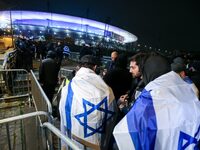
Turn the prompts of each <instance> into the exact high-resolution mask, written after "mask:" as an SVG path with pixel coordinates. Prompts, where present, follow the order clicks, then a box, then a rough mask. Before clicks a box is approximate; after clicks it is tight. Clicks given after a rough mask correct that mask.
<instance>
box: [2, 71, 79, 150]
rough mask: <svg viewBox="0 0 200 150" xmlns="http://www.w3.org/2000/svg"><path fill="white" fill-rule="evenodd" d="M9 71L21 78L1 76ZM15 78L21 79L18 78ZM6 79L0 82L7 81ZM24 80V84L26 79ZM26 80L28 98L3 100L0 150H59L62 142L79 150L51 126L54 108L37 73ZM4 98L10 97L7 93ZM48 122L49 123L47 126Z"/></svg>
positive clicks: (14, 97) (24, 96) (15, 97)
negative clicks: (36, 75) (7, 75)
mask: <svg viewBox="0 0 200 150" xmlns="http://www.w3.org/2000/svg"><path fill="white" fill-rule="evenodd" d="M6 71H7V72H9V73H11V74H18V73H14V72H16V71H19V70H18V69H14V70H5V71H0V72H1V74H4V73H5V72H6ZM23 75H25V73H24V74H23ZM26 75H28V73H27V74H26ZM16 77H17V78H18V79H19V77H18V75H16ZM16 77H15V78H14V79H16ZM3 79H4V78H3ZM3 79H2V80H1V81H4V80H3ZM21 79H22V80H24V78H21ZM26 79H27V80H28V81H27V82H28V83H27V84H28V85H27V86H28V87H29V86H30V88H28V90H27V95H25V94H22V95H13V96H8V97H3V99H1V101H0V131H1V132H0V150H1V149H2V150H4V149H6V150H7V149H8V150H26V149H27V150H47V149H49V150H55V149H56V150H57V149H58V150H60V147H59V146H57V147H55V141H54V140H56V141H57V145H60V139H62V140H63V141H64V142H66V144H67V145H69V147H71V148H72V149H75V150H76V149H77V150H78V147H77V146H76V145H75V144H74V143H73V142H72V141H71V140H70V139H69V138H67V137H66V136H65V135H63V134H62V133H61V132H60V131H59V130H58V129H57V128H56V127H55V126H53V124H50V123H52V116H51V114H52V106H51V104H50V102H49V100H48V98H47V96H46V95H45V93H44V91H43V90H42V88H41V86H40V84H39V83H38V81H37V79H36V77H35V75H34V73H33V72H32V71H31V72H30V74H29V77H27V78H26ZM19 80H20V79H19ZM29 82H30V84H29ZM11 88H12V87H11ZM30 89H31V90H30ZM4 94H7V95H8V93H4ZM19 94H20V93H19ZM5 118H6V119H5ZM46 121H49V122H48V123H44V122H46ZM43 123H44V124H43Z"/></svg>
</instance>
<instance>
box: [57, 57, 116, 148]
mask: <svg viewBox="0 0 200 150" xmlns="http://www.w3.org/2000/svg"><path fill="white" fill-rule="evenodd" d="M96 64H97V63H96V59H95V57H93V56H91V55H85V56H83V57H82V58H81V64H80V69H79V70H78V71H77V72H76V75H75V77H74V78H73V79H72V80H71V81H70V83H69V84H68V85H66V86H65V87H64V88H63V89H62V94H61V100H60V105H59V111H60V118H61V124H60V128H61V132H62V133H63V134H65V135H67V136H68V137H70V138H71V139H72V140H73V141H74V142H75V143H76V144H77V146H79V147H80V148H81V149H97V150H100V149H102V150H106V149H108V145H109V141H110V137H111V135H112V131H113V128H114V126H115V121H116V117H117V104H116V101H115V98H114V95H113V92H112V90H111V88H110V87H108V86H107V85H106V83H105V82H104V81H103V79H102V78H101V77H100V76H99V75H97V74H96V73H95V67H96ZM62 147H63V149H64V148H67V146H65V144H64V143H63V142H62Z"/></svg>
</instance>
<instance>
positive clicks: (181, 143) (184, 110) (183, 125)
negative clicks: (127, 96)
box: [113, 71, 200, 150]
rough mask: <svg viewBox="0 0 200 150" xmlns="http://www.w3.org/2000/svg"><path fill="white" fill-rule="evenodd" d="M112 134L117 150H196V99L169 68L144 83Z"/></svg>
mask: <svg viewBox="0 0 200 150" xmlns="http://www.w3.org/2000/svg"><path fill="white" fill-rule="evenodd" d="M113 134H114V137H115V139H116V142H117V145H118V147H119V149H120V150H134V149H136V150H194V149H195V150H197V149H199V148H198V144H199V139H200V102H199V101H198V98H197V97H196V95H195V94H194V92H193V90H192V88H191V86H188V84H187V83H186V82H184V81H183V80H182V79H181V78H180V77H179V76H178V75H177V74H176V73H175V72H173V71H171V72H169V73H167V74H164V75H162V76H160V77H158V78H157V79H155V80H154V81H152V82H150V83H149V84H148V85H147V86H146V87H145V89H144V90H143V91H142V93H141V95H140V96H139V98H138V99H137V100H136V103H135V104H134V105H133V107H132V109H131V110H130V112H129V113H128V114H127V115H126V116H125V117H124V118H123V119H122V120H121V121H120V122H119V123H118V124H117V125H116V127H115V129H114V132H113Z"/></svg>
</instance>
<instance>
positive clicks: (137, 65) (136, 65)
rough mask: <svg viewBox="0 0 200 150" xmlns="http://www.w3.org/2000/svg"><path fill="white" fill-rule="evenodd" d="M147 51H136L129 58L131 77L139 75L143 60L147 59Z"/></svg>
mask: <svg viewBox="0 0 200 150" xmlns="http://www.w3.org/2000/svg"><path fill="white" fill-rule="evenodd" d="M147 56H148V55H147V53H138V54H136V55H134V56H132V57H131V59H130V73H131V74H132V76H133V77H136V78H138V77H140V76H141V69H142V68H143V66H144V62H145V60H146V59H147Z"/></svg>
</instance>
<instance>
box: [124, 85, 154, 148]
mask: <svg viewBox="0 0 200 150" xmlns="http://www.w3.org/2000/svg"><path fill="white" fill-rule="evenodd" d="M127 124H128V130H129V134H130V136H131V139H132V141H133V143H134V146H135V149H144V150H147V149H154V146H155V141H156V133H157V122H156V114H155V110H154V107H153V100H152V97H151V95H150V92H149V91H146V90H145V89H144V90H143V91H142V93H141V95H140V96H139V98H138V99H137V101H136V103H135V104H134V106H133V107H132V109H131V110H130V112H129V113H128V114H127Z"/></svg>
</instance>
